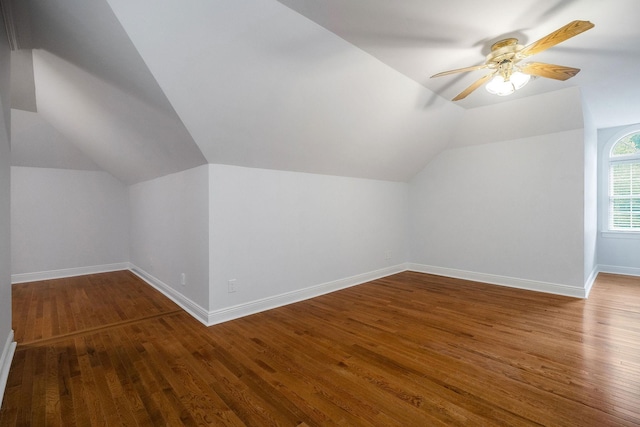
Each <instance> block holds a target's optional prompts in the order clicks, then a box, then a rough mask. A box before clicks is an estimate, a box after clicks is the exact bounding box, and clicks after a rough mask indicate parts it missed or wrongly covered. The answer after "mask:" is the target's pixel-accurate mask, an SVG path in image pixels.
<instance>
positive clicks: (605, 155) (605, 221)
mask: <svg viewBox="0 0 640 427" xmlns="http://www.w3.org/2000/svg"><path fill="white" fill-rule="evenodd" d="M639 132H640V124H636V125H632V126H628V127H625V128H624V129H622V130H620V131H618V132H616V133H615V134H614V135H612V136H611V137H610V138H609V139H608V140H607V142H606V144H605V145H604V147H603V150H602V162H601V165H602V169H601V173H602V175H601V176H602V180H601V191H602V193H601V194H602V203H601V214H602V216H601V218H602V221H601V234H602V236H603V237H615V238H628V239H640V230H616V229H611V228H610V224H611V218H610V210H609V209H610V194H609V191H610V168H611V164H612V163H617V162H628V161H630V160H631V161H633V160H640V154H634V155H629V156H620V157H618V158H617V159H615V158H612V157H611V152H612V151H613V146H614V145H615V144H616V143H617V142H618V141H620V140H621V139H622V138H624V137H626V136H628V135H631V134H634V133H639ZM612 159H613V160H612Z"/></svg>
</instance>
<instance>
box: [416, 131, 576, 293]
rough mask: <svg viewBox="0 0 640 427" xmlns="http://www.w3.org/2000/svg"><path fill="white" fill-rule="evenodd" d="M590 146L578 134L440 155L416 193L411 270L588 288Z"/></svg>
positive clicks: (418, 180)
mask: <svg viewBox="0 0 640 427" xmlns="http://www.w3.org/2000/svg"><path fill="white" fill-rule="evenodd" d="M582 142H583V132H582V131H581V130H575V131H567V132H561V133H557V134H553V135H545V136H535V137H530V138H524V139H517V140H511V141H504V142H496V143H493V144H484V145H477V146H470V147H463V148H456V149H451V150H448V151H445V152H443V153H442V154H440V156H438V157H437V158H436V159H435V160H434V161H432V162H431V163H430V164H429V165H428V166H427V167H426V168H425V169H424V171H423V172H422V173H421V174H420V175H419V176H418V177H416V179H415V180H414V181H413V182H412V183H411V195H410V199H411V211H410V212H411V220H410V235H411V253H410V262H411V263H416V264H420V265H423V266H434V267H440V268H446V269H450V270H452V271H450V272H448V273H451V274H452V275H456V272H458V273H461V274H463V273H465V272H467V273H468V272H472V273H481V274H484V275H487V276H499V277H501V278H503V279H505V278H515V279H520V280H526V281H533V282H539V283H538V284H537V285H536V284H533V283H532V284H531V285H533V286H539V287H540V288H541V290H548V291H552V292H556V291H558V292H559V291H562V289H563V286H570V287H578V288H581V287H582V286H583V284H584V263H583V234H584V227H583V217H584V212H583V197H584V195H583V182H584V176H583V174H584V172H583V159H584V150H583V145H582ZM545 284H550V285H560V287H557V286H547V285H545ZM514 285H517V283H514ZM545 286H546V288H545ZM525 287H526V286H525ZM556 288H557V289H556Z"/></svg>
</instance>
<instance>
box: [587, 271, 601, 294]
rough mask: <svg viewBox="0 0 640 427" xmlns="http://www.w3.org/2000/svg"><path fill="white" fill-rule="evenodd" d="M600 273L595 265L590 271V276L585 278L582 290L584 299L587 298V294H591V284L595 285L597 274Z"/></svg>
mask: <svg viewBox="0 0 640 427" xmlns="http://www.w3.org/2000/svg"><path fill="white" fill-rule="evenodd" d="M599 272H600V269H599V268H598V266H597V265H596V266H595V267H594V268H593V270H592V271H591V274H589V277H588V278H587V281H586V282H585V284H584V290H585V296H584V297H585V298H588V297H589V293H590V292H591V288H593V284H594V283H595V281H596V279H597V278H598V273H599Z"/></svg>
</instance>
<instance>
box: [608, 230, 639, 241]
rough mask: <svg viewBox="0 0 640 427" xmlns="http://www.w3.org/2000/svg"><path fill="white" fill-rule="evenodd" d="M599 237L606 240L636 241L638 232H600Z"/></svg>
mask: <svg viewBox="0 0 640 427" xmlns="http://www.w3.org/2000/svg"><path fill="white" fill-rule="evenodd" d="M600 236H601V237H604V238H607V239H638V240H640V231H609V230H607V231H601V232H600Z"/></svg>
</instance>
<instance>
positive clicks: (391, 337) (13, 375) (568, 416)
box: [0, 271, 640, 426]
mask: <svg viewBox="0 0 640 427" xmlns="http://www.w3.org/2000/svg"><path fill="white" fill-rule="evenodd" d="M13 316H14V317H13V321H14V329H15V337H16V340H17V341H18V347H17V349H16V353H15V356H14V359H13V363H12V368H11V371H10V375H9V378H8V381H7V386H6V393H5V397H4V400H3V405H2V409H1V410H0V425H1V426H5V425H6V426H11V425H63V426H94V425H109V426H111V425H126V426H134V425H149V426H154V425H229V426H244V425H259V426H263V425H283V426H331V425H336V426H341V425H348V426H354V425H358V426H379V425H385V426H407V425H430V426H438V425H441V426H451V425H496V426H497V425H504V426H529V425H554V426H575V425H580V426H604V425H616V426H618V425H619V426H633V425H640V404H639V402H640V278H637V277H629V276H617V275H610V274H601V275H599V277H598V279H597V280H596V283H595V285H594V288H593V290H592V292H591V296H590V298H589V299H588V300H580V299H574V298H568V297H562V296H557V295H548V294H541V293H535V292H528V291H522V290H518V289H510V288H504V287H499V286H490V285H484V284H480V283H473V282H467V281H462V280H457V279H450V278H445V277H439V276H432V275H426V274H420V273H412V272H404V273H400V274H397V275H393V276H390V277H386V278H383V279H379V280H376V281H373V282H370V283H366V284H363V285H359V286H355V287H352V288H348V289H344V290H342V291H339V292H334V293H331V294H327V295H323V296H321V297H317V298H314V299H311V300H307V301H303V302H300V303H297V304H291V305H288V306H285V307H281V308H278V309H274V310H270V311H267V312H263V313H258V314H255V315H252V316H248V317H245V318H243V319H238V320H235V321H230V322H226V323H223V324H220V325H216V326H212V327H209V328H206V327H204V326H203V325H202V324H200V323H199V322H197V321H196V320H194V319H193V318H192V317H190V316H189V315H188V314H187V313H185V312H184V311H182V310H180V309H179V307H177V306H176V305H175V304H174V303H173V302H171V301H169V300H168V299H167V298H165V297H164V296H163V295H161V294H160V293H158V292H157V291H155V290H154V289H153V288H151V287H149V286H148V285H147V284H146V283H144V282H142V281H141V280H140V279H138V278H137V276H135V275H134V274H132V273H131V272H128V271H121V272H114V273H106V274H96V275H88V276H79V277H76V278H67V279H59V280H51V281H43V282H33V283H25V284H20V285H14V287H13Z"/></svg>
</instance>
